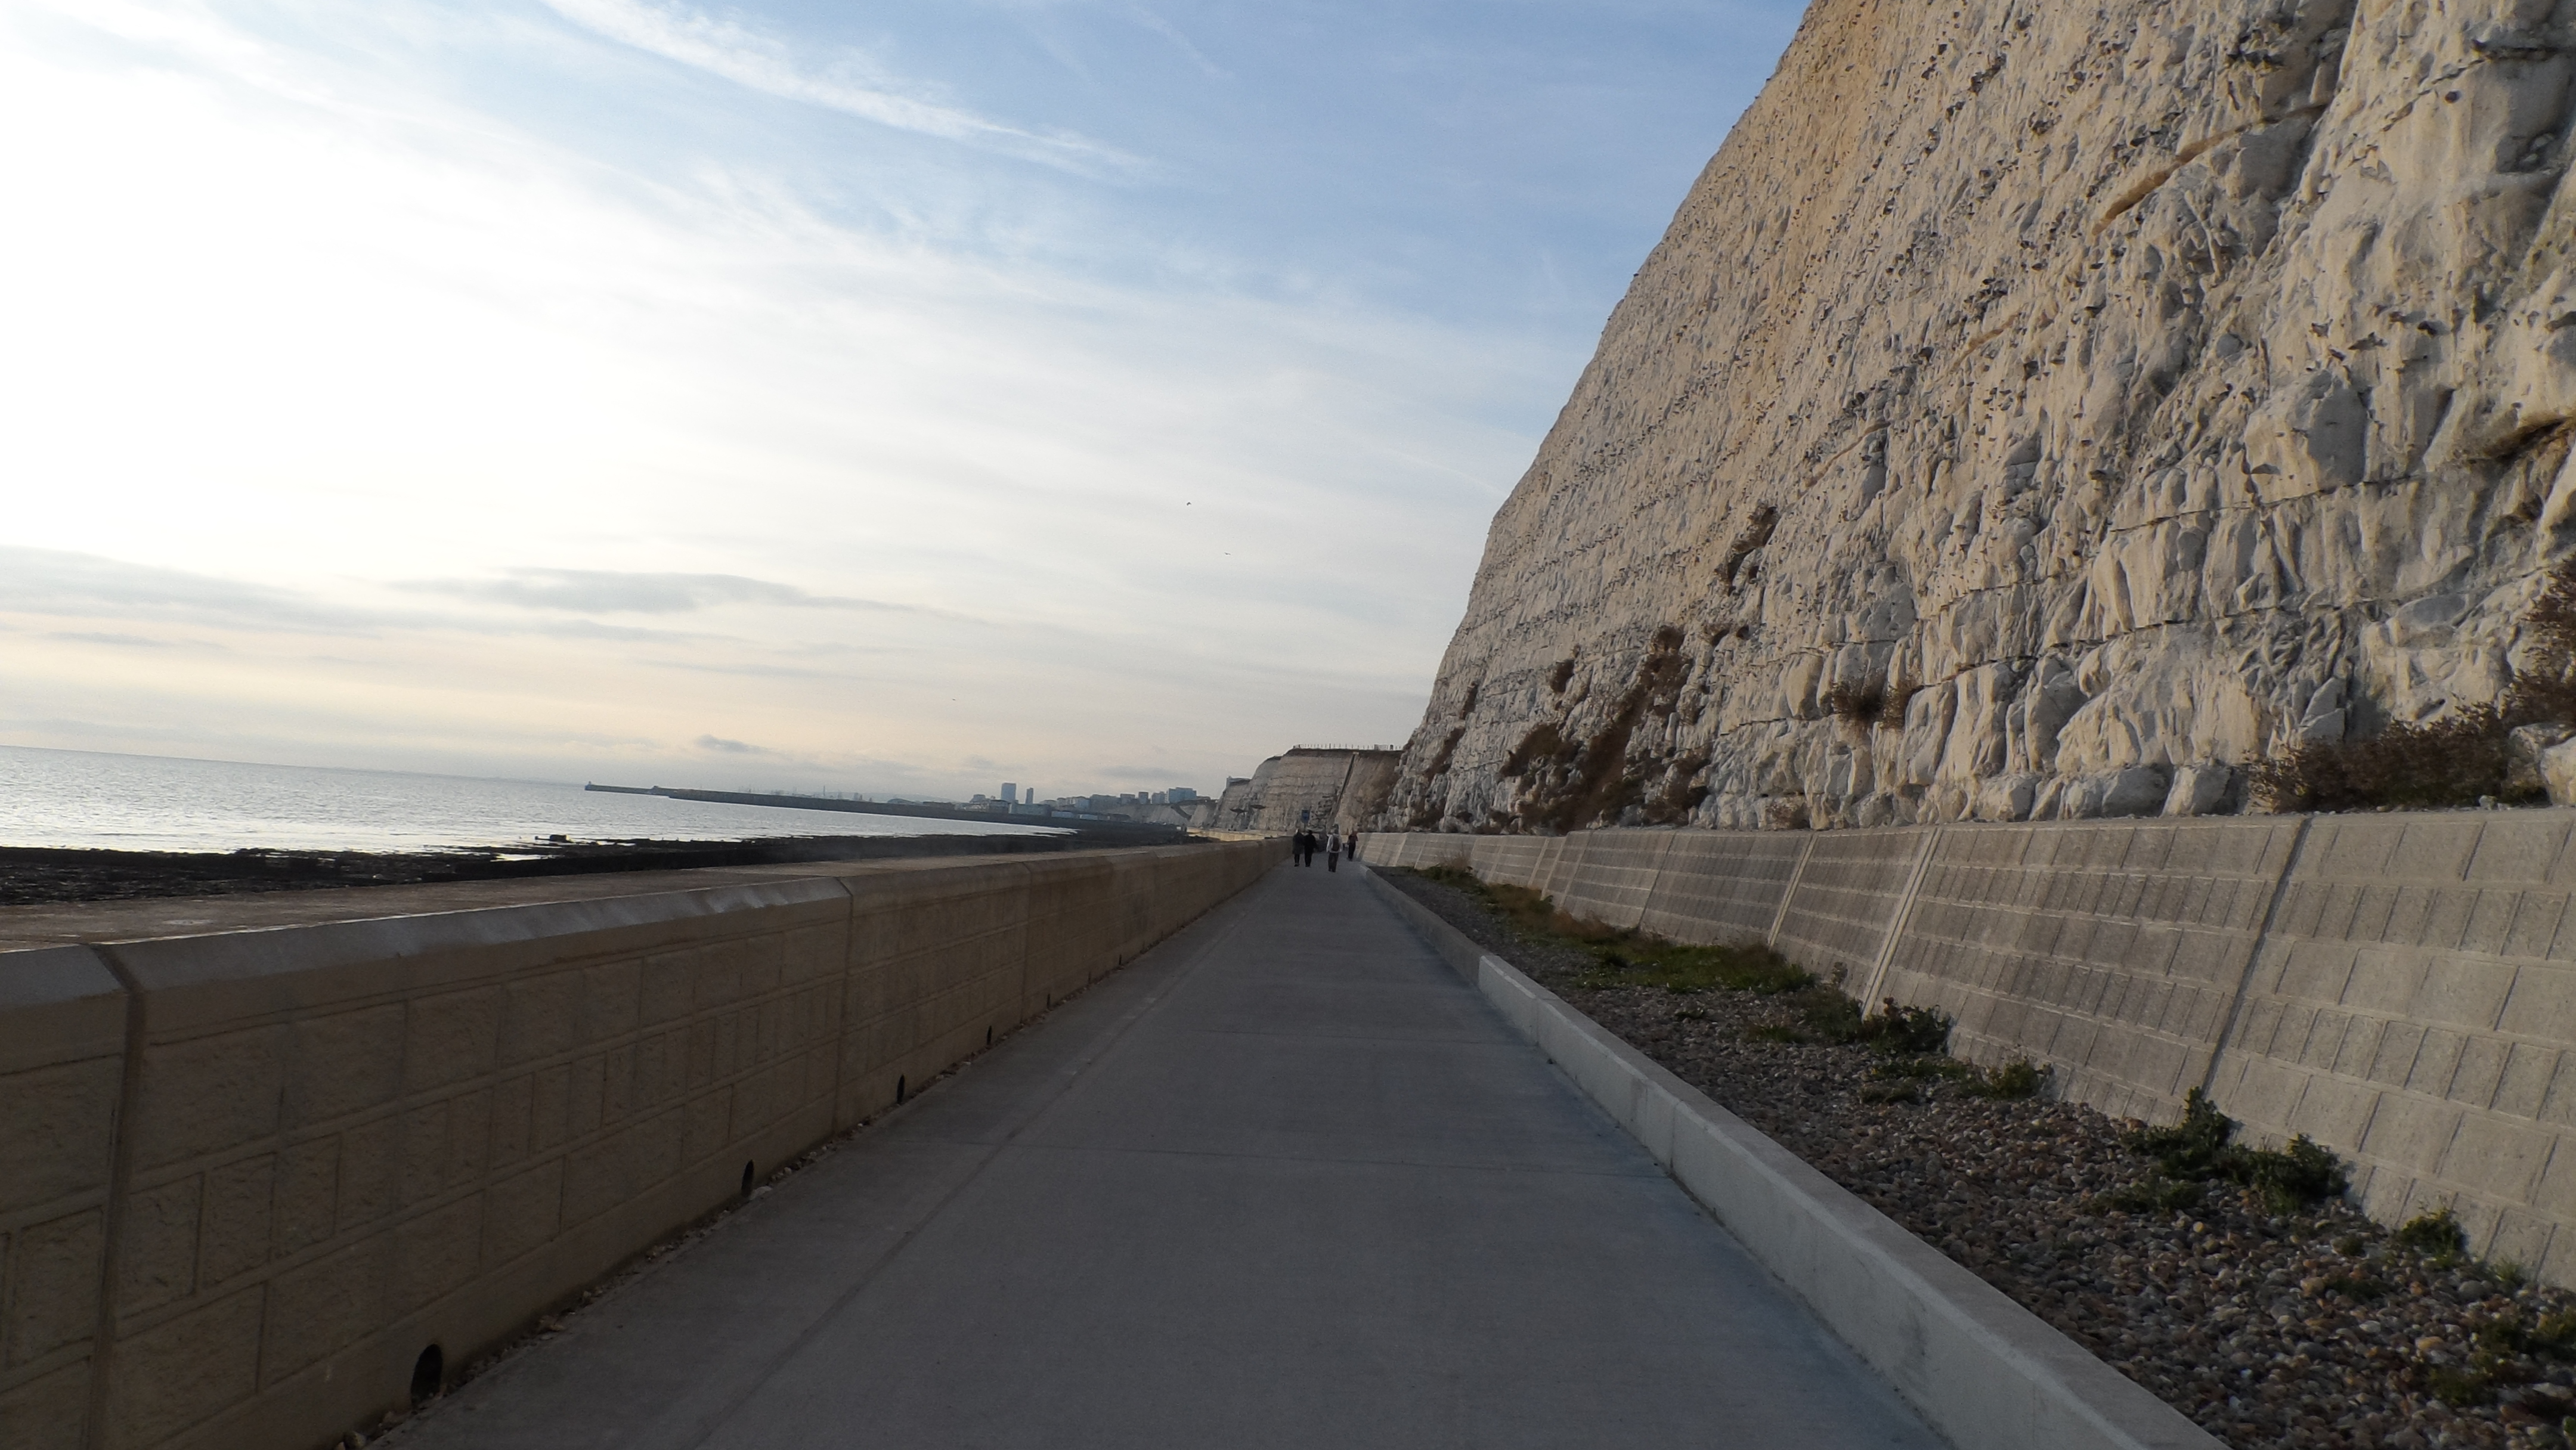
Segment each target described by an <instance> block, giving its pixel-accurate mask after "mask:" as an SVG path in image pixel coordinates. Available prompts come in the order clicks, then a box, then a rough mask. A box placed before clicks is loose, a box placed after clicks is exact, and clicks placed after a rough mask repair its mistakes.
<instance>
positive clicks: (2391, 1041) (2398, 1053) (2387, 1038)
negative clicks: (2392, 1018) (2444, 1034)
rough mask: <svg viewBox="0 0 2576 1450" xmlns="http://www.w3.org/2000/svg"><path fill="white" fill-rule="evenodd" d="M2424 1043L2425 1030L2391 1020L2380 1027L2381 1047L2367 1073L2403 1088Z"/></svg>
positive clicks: (2383, 1081) (2372, 1057)
mask: <svg viewBox="0 0 2576 1450" xmlns="http://www.w3.org/2000/svg"><path fill="white" fill-rule="evenodd" d="M2423 1045H2424V1029H2423V1027H2422V1026H2421V1025H2419V1024H2417V1023H2413V1022H2389V1023H2386V1024H2384V1025H2383V1026H2382V1027H2381V1028H2380V1033H2379V1047H2378V1050H2377V1051H2376V1052H2375V1053H2373V1054H2372V1056H2371V1061H2370V1068H2369V1070H2368V1072H2367V1073H2365V1074H2364V1075H2365V1076H2367V1077H2368V1078H2369V1079H2370V1080H2371V1081H2373V1082H2378V1083H2386V1084H2388V1085H2389V1086H2391V1087H2402V1086H2404V1085H2405V1082H2406V1080H2407V1079H2408V1078H2410V1077H2412V1076H2414V1073H2415V1055H2416V1053H2417V1052H2418V1051H2420V1050H2421V1049H2422V1047H2423Z"/></svg>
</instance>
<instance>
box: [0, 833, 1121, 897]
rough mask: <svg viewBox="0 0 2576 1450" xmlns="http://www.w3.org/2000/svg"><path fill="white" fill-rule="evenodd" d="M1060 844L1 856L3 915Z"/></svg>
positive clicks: (799, 840)
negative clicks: (65, 905)
mask: <svg viewBox="0 0 2576 1450" xmlns="http://www.w3.org/2000/svg"><path fill="white" fill-rule="evenodd" d="M1071 841H1072V838H1071V837H1069V836H1061V835H1057V836H1040V835H1035V834H1027V833H1017V834H1010V835H999V834H996V835H938V836H777V837H769V838H764V839H755V840H744V841H654V840H637V841H535V842H528V843H525V844H520V845H512V846H508V847H496V848H490V849H481V850H455V851H411V852H399V851H269V850H251V851H88V850H72V849H59V848H53V847H38V846H5V847H0V906H37V905H47V904H53V903H61V902H75V901H124V900H133V899H138V898H145V897H166V896H231V895H237V894H241V893H245V892H262V891H313V890H319V889H323V888H327V887H335V886H415V885H420V884H423V883H426V882H435V881H492V880H511V879H518V878H523V877H529V876H569V875H586V874H591V873H595V872H602V871H679V870H693V869H697V868H700V867H707V866H766V865H773V864H778V863H781V862H790V861H855V860H874V859H879V858H886V857H901V856H954V855H986V854H994V853H999V852H1015V851H1056V850H1063V849H1065V847H1066V846H1067V845H1068V844H1069V843H1071Z"/></svg>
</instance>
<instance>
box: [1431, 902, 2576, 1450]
mask: <svg viewBox="0 0 2576 1450" xmlns="http://www.w3.org/2000/svg"><path fill="white" fill-rule="evenodd" d="M1385 874H1386V876H1387V879H1388V880H1389V881H1390V882H1391V883H1393V884H1395V885H1396V886H1397V887H1398V888H1399V889H1401V890H1403V891H1405V892H1407V893H1408V894H1410V895H1412V896H1414V897H1415V898H1416V899H1418V900H1420V901H1422V902H1423V903H1424V904H1425V905H1427V906H1429V907H1431V908H1432V909H1433V910H1434V911H1436V912H1438V913H1439V914H1440V915H1441V916H1442V917H1443V918H1445V919H1447V920H1448V921H1450V922H1451V923H1452V924H1454V925H1456V926H1457V927H1459V929H1461V930H1462V931H1464V932H1466V933H1467V935H1468V936H1470V937H1472V938H1474V939H1475V940H1476V941H1478V942H1479V943H1481V944H1482V945H1484V946H1485V947H1487V948H1488V949H1489V950H1492V951H1494V952H1496V953H1497V954H1498V955H1501V956H1503V957H1505V958H1507V959H1508V960H1510V961H1511V962H1512V963H1513V964H1514V965H1516V966H1518V967H1520V968H1521V969H1522V970H1523V971H1525V972H1528V973H1529V974H1530V975H1531V976H1532V977H1534V978H1536V979H1537V980H1538V981H1540V982H1541V983H1543V984H1545V985H1546V986H1548V987H1549V988H1550V989H1551V990H1553V991H1556V992H1558V993H1559V994H1561V995H1562V996H1564V997H1565V998H1566V1000H1567V1001H1568V1002H1570V1003H1572V1004H1573V1005H1574V1006H1575V1007H1577V1008H1578V1009H1580V1010H1581V1011H1583V1012H1586V1013H1588V1014H1589V1015H1590V1016H1591V1017H1592V1018H1593V1019H1594V1020H1595V1021H1597V1022H1599V1023H1601V1024H1602V1025H1603V1026H1604V1027H1607V1028H1609V1029H1610V1030H1611V1031H1613V1032H1616V1033H1618V1034H1619V1035H1620V1036H1621V1037H1623V1038H1625V1039H1626V1040H1627V1041H1629V1042H1630V1043H1632V1044H1634V1045H1635V1046H1636V1047H1638V1048H1639V1049H1640V1050H1642V1051H1644V1052H1645V1053H1646V1054H1647V1055H1648V1056H1650V1057H1652V1058H1654V1059H1655V1060H1656V1061H1657V1062H1659V1063H1661V1064H1663V1065H1664V1066H1665V1067H1666V1068H1668V1069H1670V1070H1671V1071H1672V1072H1674V1073H1675V1074H1677V1075H1678V1076H1680V1077H1681V1078H1682V1079H1684V1080H1685V1081H1687V1082H1689V1083H1691V1084H1692V1085H1693V1086H1695V1087H1697V1088H1699V1089H1700V1090H1701V1091H1703V1092H1706V1093H1707V1094H1708V1095H1709V1096H1710V1097H1712V1098H1714V1099H1715V1100H1716V1101H1718V1102H1719V1103H1721V1104H1723V1105H1724V1106H1726V1107H1727V1108H1728V1109H1729V1110H1731V1111H1733V1112H1735V1113H1736V1114H1738V1115H1739V1116H1741V1117H1743V1118H1744V1119H1745V1120H1746V1121H1748V1122H1750V1123H1752V1124H1753V1125H1754V1126H1756V1127H1758V1128H1760V1129H1761V1130H1762V1131H1763V1132H1765V1133H1768V1134H1770V1135H1771V1136H1772V1137H1773V1138H1775V1139H1776V1140H1778V1141H1779V1142H1780V1143H1781V1144H1782V1145H1783V1146H1785V1147H1787V1148H1789V1149H1790V1150H1791V1151H1792V1152H1795V1153H1797V1154H1798V1155H1799V1156H1800V1157H1802V1158H1804V1159H1806V1160H1807V1161H1808V1162H1809V1163H1812V1164H1814V1165H1815V1166H1816V1167H1817V1168H1819V1169H1821V1170H1823V1171H1824V1172H1825V1173H1826V1174H1828V1175H1829V1176H1831V1177H1832V1178H1833V1179H1834V1180H1835V1181H1837V1182H1839V1183H1841V1184H1842V1185H1843V1186H1844V1187H1846V1188H1849V1189H1850V1190H1852V1191H1853V1192H1854V1193H1857V1194H1859V1195H1860V1196H1861V1197H1862V1198H1864V1199H1866V1200H1868V1201H1869V1202H1870V1203H1871V1204H1872V1205H1874V1206H1875V1207H1877V1208H1878V1209H1879V1210H1880V1211H1881V1212H1883V1213H1885V1214H1887V1215H1888V1216H1889V1217H1890V1218H1892V1219H1894V1220H1896V1221H1897V1222H1898V1223H1899V1224H1902V1225H1903V1226H1904V1227H1905V1228H1907V1229H1908V1230H1910V1231H1911V1232H1913V1233H1914V1234H1915V1235H1917V1236H1918V1237H1920V1238H1922V1239H1923V1240H1924V1241H1925V1242H1927V1243H1930V1244H1932V1245H1935V1246H1936V1247H1938V1248H1940V1249H1941V1250H1942V1251H1943V1252H1945V1253H1947V1254H1948V1255H1949V1256H1950V1257H1951V1258H1952V1259H1954V1260H1956V1261H1958V1262H1959V1263H1960V1264H1962V1265H1964V1266H1966V1267H1967V1268H1969V1269H1971V1270H1973V1271H1975V1272H1976V1273H1977V1274H1978V1275H1979V1276H1980V1277H1982V1278H1984V1279H1985V1280H1986V1281H1987V1282H1989V1283H1991V1284H1993V1285H1994V1286H1995V1287H1996V1288H1998V1289H2001V1290H2002V1291H2003V1292H2005V1293H2006V1294H2009V1295H2010V1296H2012V1297H2013V1298H2014V1299H2015V1300H2016V1301H2018V1302H2019V1303H2021V1304H2022V1305H2023V1306H2024V1307H2026V1308H2028V1309H2030V1310H2031V1311H2032V1312H2033V1313H2036V1314H2037V1315H2039V1316H2040V1317H2041V1318H2043V1319H2045V1320H2047V1321H2048V1322H2049V1323H2050V1324H2052V1325H2054V1326H2055V1327H2056V1328H2057V1329H2059V1330H2060V1331H2061V1332H2063V1333H2065V1334H2067V1335H2068V1336H2070V1337H2071V1338H2073V1339H2075V1340H2076V1341H2077V1342H2078V1343H2081V1344H2083V1345H2085V1346H2086V1347H2087V1348H2089V1349H2091V1350H2092V1351H2093V1352H2094V1353H2095V1354H2097V1355H2099V1356H2101V1358H2102V1359H2103V1360H2104V1361H2105V1362H2107V1363H2109V1364H2111V1365H2112V1366H2114V1367H2116V1368H2117V1369H2119V1370H2120V1371H2121V1372H2122V1373H2124V1374H2126V1375H2128V1376H2129V1377H2130V1378H2131V1379H2133V1380H2135V1381H2137V1382H2138V1383H2139V1384H2141V1385H2144V1386H2146V1387H2147V1388H2149V1389H2151V1390H2153V1391H2155V1392H2156V1393H2157V1394H2159V1395H2161V1396H2163V1397H2164V1398H2165V1399H2166V1400H2167V1401H2169V1402H2170V1403H2172V1404H2174V1405H2175V1406H2177V1407H2178V1408H2180V1409H2181V1410H2182V1411H2183V1412H2184V1413H2186V1414H2188V1415H2190V1416H2191V1417H2192V1418H2193V1419H2194V1420H2195V1421H2197V1422H2198V1423H2199V1424H2201V1425H2202V1426H2203V1427H2204V1428H2206V1429H2208V1430H2209V1431H2210V1433H2211V1434H2213V1435H2215V1436H2217V1437H2218V1438H2219V1439H2221V1440H2223V1441H2225V1442H2227V1443H2228V1444H2230V1445H2232V1446H2238V1447H2243V1450H2254V1447H2258V1446H2260V1447H2270V1446H2293V1447H2303V1450H2304V1447H2337V1450H2340V1447H2352V1450H2364V1447H2391V1450H2417V1447H2436V1446H2441V1447H2449V1446H2562V1445H2568V1444H2571V1443H2576V1421H2571V1420H2570V1416H2576V1293H2570V1292H2568V1291H2565V1290H2560V1289H2551V1288H2544V1287H2538V1286H2534V1285H2531V1284H2528V1283H2525V1282H2523V1280H2522V1275H2521V1274H2520V1272H2519V1271H2518V1270H2517V1269H2516V1268H2515V1267H2514V1266H2512V1265H2507V1264H2479V1263H2475V1262H2472V1261H2469V1260H2467V1259H2465V1258H2464V1257H2462V1256H2461V1255H2460V1254H2459V1252H2458V1246H2457V1240H2456V1237H2455V1236H2454V1235H2455V1232H2456V1231H2455V1230H2454V1229H2452V1228H2451V1226H2450V1225H2449V1224H2448V1223H2447V1221H2443V1220H2425V1221H2419V1222H2418V1223H2416V1224H2413V1225H2409V1226H2408V1227H2407V1228H2406V1229H2403V1230H2397V1231H2392V1230H2389V1229H2386V1228H2383V1227H2381V1226H2379V1225H2377V1224H2374V1223H2372V1222H2371V1221H2370V1220H2368V1219H2366V1218H2364V1217H2363V1216H2362V1215H2361V1214H2360V1213H2359V1212H2358V1211H2357V1210H2356V1209H2354V1208H2353V1207H2352V1206H2350V1205H2349V1204H2347V1203H2345V1202H2343V1201H2341V1200H2339V1199H2328V1200H2327V1201H2324V1202H2322V1203H2317V1204H2314V1205H2309V1206H2304V1207H2295V1208H2290V1209H2288V1210H2287V1211H2281V1210H2280V1209H2278V1208H2276V1206H2275V1205H2274V1204H2271V1203H2267V1202H2266V1200H2265V1198H2264V1197H2263V1196H2262V1195H2261V1194H2259V1193H2257V1192H2256V1191H2255V1190H2253V1189H2250V1188H2244V1187H2239V1186H2238V1185H2236V1184H2234V1183H2230V1182H2211V1183H2206V1184H2202V1183H2183V1182H2177V1181H2175V1180H2173V1179H2172V1178H2170V1177H2168V1176H2167V1174H2166V1172H2165V1170H2164V1168H2163V1167H2162V1166H2161V1165H2160V1164H2159V1162H2158V1161H2157V1159H2156V1158H2154V1157H2152V1156H2150V1155H2149V1154H2148V1153H2147V1152H2144V1151H2141V1149H2140V1148H2139V1147H2137V1146H2135V1144H2136V1138H2135V1136H2134V1134H2135V1130H2136V1129H2137V1127H2138V1125H2136V1124H2128V1123H2122V1122H2119V1121H2115V1120H2113V1119H2111V1118H2108V1117H2106V1116H2104V1115H2103V1114H2101V1113H2099V1112H2096V1111H2094V1110H2092V1109H2089V1108H2083V1107H2078V1106H2075V1105H2072V1104H2068V1103H2061V1102H2053V1101H2050V1100H2049V1099H2048V1097H2047V1095H2046V1092H2045V1090H2044V1085H2043V1090H2042V1091H2041V1092H2040V1093H2039V1094H2038V1095H2036V1096H2032V1097H2025V1098H2018V1099H2015V1098H2011V1097H2008V1096H2005V1097H1999V1096H1993V1095H1990V1094H1989V1092H1988V1091H1986V1088H1987V1084H1988V1082H1989V1078H1988V1077H1987V1076H1986V1075H1982V1074H1974V1073H1971V1072H1969V1071H1968V1070H1966V1069H1965V1068H1964V1066H1963V1065H1958V1064H1953V1063H1950V1062H1949V1061H1948V1060H1947V1059H1943V1058H1940V1057H1938V1056H1937V1055H1935V1056H1891V1055H1890V1054H1888V1053H1886V1052H1884V1051H1878V1050H1873V1049H1872V1048H1871V1047H1869V1046H1864V1045H1858V1044H1853V1043H1837V1042H1825V1041H1797V1040H1780V1039H1794V1038H1796V1037H1799V1036H1801V1035H1804V1034H1802V1032H1801V1030H1800V1024H1799V1009H1798V1006H1797V1005H1796V999H1795V997H1794V995H1793V994H1788V993H1778V992H1775V993H1771V994H1768V995H1766V994H1763V993H1758V992H1754V991H1736V990H1723V989H1715V990H1706V991H1693V992H1674V991H1670V990H1667V989H1665V988H1663V987H1660V986H1631V985H1619V984H1617V982H1616V978H1617V976H1618V975H1619V974H1618V973H1617V972H1615V971H1612V972H1605V970H1604V968H1603V959H1602V956H1601V955H1600V953H1599V952H1597V951H1594V950H1587V949H1586V948H1585V947H1583V946H1581V945H1579V944H1575V943H1571V942H1566V941H1562V940H1559V939H1555V938H1552V937H1549V936H1547V935H1545V934H1534V933H1529V932H1525V931H1522V930H1519V929H1516V928H1515V927H1514V926H1513V925H1512V924H1511V923H1509V922H1507V921H1506V920H1504V919H1503V918H1502V917H1501V916H1499V915H1498V914H1496V912H1495V911H1493V910H1492V909H1491V908H1490V907H1489V905H1488V904H1487V903H1486V902H1485V901H1484V900H1481V899H1479V897H1478V896H1476V895H1473V894H1470V893H1469V892H1467V891H1462V890H1459V889H1457V888H1455V887H1452V886H1449V885H1444V884H1442V883H1441V882H1439V881H1436V880H1433V879H1430V878H1427V877H1424V876H1420V875H1417V874H1415V873H1412V872H1408V871H1390V872H1387V873H1385Z"/></svg>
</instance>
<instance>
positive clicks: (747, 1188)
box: [742, 1163, 751, 1198]
mask: <svg viewBox="0 0 2576 1450" xmlns="http://www.w3.org/2000/svg"><path fill="white" fill-rule="evenodd" d="M742 1196H743V1197H745V1198H749V1197H751V1165H750V1164H748V1163H745V1164H744V1165H742Z"/></svg>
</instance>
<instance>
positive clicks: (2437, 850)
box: [2382, 812, 2486, 881]
mask: <svg viewBox="0 0 2576 1450" xmlns="http://www.w3.org/2000/svg"><path fill="white" fill-rule="evenodd" d="M2485 829H2486V821H2485V819H2484V818H2483V817H2482V816H2480V815H2476V814H2466V813H2460V814H2453V813H2441V814H2434V813H2430V812H2427V813H2424V814H2420V815H2415V816H2412V817H2410V818H2407V819H2405V820H2404V821H2403V822H2402V824H2401V826H2400V830H2401V832H2402V834H2401V835H2400V837H2399V839H2398V842H2397V848H2396V849H2395V850H2394V851H2392V852H2390V853H2389V858H2388V863H2387V865H2386V866H2385V867H2383V868H2382V871H2383V872H2384V874H2387V875H2390V876H2405V877H2409V878H2412V879H2414V880H2419V881H2461V880H2465V879H2467V877H2468V874H2469V861H2470V858H2471V857H2472V856H2474V855H2475V854H2476V852H2477V848H2478V837H2479V834H2480V833H2481V832H2483V831H2484V830H2485Z"/></svg>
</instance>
